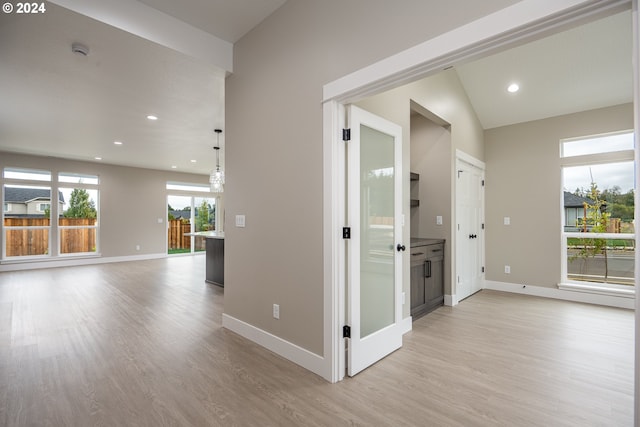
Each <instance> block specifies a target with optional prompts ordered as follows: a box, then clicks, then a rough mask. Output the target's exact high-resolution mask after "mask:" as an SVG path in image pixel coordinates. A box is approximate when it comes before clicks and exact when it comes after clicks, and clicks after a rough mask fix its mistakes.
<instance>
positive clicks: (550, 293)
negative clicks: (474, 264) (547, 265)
mask: <svg viewBox="0 0 640 427" xmlns="http://www.w3.org/2000/svg"><path fill="white" fill-rule="evenodd" d="M484 289H490V290H494V291H502V292H511V293H515V294H524V295H532V296H536V297H543V298H552V299H559V300H565V301H574V302H582V303H586V304H596V305H606V306H610V307H618V308H627V309H631V310H633V309H634V308H635V299H634V297H633V296H631V297H630V296H629V295H612V294H610V293H609V294H605V293H602V292H600V293H596V292H586V291H585V290H584V289H580V290H579V289H575V288H574V289H569V288H563V289H558V288H548V287H543V286H531V285H522V284H517V283H506V282H497V281H493V280H485V282H484Z"/></svg>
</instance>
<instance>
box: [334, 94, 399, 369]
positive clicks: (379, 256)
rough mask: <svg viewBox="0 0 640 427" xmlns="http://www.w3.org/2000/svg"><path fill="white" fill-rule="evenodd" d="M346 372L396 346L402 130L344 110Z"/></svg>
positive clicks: (360, 112)
mask: <svg viewBox="0 0 640 427" xmlns="http://www.w3.org/2000/svg"><path fill="white" fill-rule="evenodd" d="M347 115H348V117H349V125H348V127H349V128H350V129H351V141H350V142H349V143H348V145H347V162H346V163H347V169H348V171H347V195H348V197H347V220H348V224H349V225H350V227H351V238H350V239H349V240H347V242H348V243H347V258H348V260H347V262H348V264H347V265H348V274H347V322H348V324H349V325H350V328H351V337H350V339H349V341H348V348H347V354H348V356H347V373H348V375H350V376H353V375H355V374H357V373H358V372H360V371H361V370H363V369H365V368H366V367H368V366H370V365H372V364H373V363H375V362H376V361H378V360H380V359H382V358H383V357H385V356H386V355H388V354H389V353H391V352H393V351H395V350H397V349H398V348H400V347H401V346H402V330H401V328H400V322H401V320H402V254H403V253H404V250H405V247H404V246H403V243H402V242H401V239H402V128H401V127H400V126H398V125H396V124H394V123H391V122H389V121H387V120H385V119H382V118H380V117H377V116H375V115H373V114H371V113H368V112H366V111H364V110H362V109H359V108H357V107H354V106H350V107H349V108H348V113H347Z"/></svg>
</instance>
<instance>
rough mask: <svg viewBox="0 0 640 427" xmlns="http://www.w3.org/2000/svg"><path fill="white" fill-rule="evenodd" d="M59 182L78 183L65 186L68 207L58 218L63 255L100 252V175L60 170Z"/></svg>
mask: <svg viewBox="0 0 640 427" xmlns="http://www.w3.org/2000/svg"><path fill="white" fill-rule="evenodd" d="M58 182H60V183H64V184H67V183H68V184H75V185H74V186H73V187H61V188H60V192H61V193H62V194H63V195H64V207H63V209H62V212H61V214H60V215H59V217H58V229H59V233H60V254H65V255H66V254H81V253H96V252H98V229H99V225H98V224H99V221H98V213H99V211H98V195H99V192H98V188H97V184H98V177H97V176H94V175H79V174H72V173H60V174H59V175H58Z"/></svg>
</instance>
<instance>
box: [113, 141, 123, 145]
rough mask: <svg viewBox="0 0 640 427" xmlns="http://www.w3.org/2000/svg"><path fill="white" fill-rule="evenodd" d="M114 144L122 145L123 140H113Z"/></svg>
mask: <svg viewBox="0 0 640 427" xmlns="http://www.w3.org/2000/svg"><path fill="white" fill-rule="evenodd" d="M113 144H114V145H122V141H113Z"/></svg>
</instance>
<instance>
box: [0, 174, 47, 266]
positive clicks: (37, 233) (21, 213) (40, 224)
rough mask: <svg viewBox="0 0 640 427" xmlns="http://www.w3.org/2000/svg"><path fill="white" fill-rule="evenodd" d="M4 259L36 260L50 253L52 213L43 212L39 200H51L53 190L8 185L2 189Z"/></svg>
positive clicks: (42, 187) (40, 187) (31, 186)
mask: <svg viewBox="0 0 640 427" xmlns="http://www.w3.org/2000/svg"><path fill="white" fill-rule="evenodd" d="M3 190H4V191H3V194H4V205H5V206H8V205H11V207H12V209H11V211H9V210H7V209H5V210H4V211H3V224H4V227H3V233H2V238H3V242H4V256H5V257H7V258H8V257H37V256H46V255H48V254H49V253H50V247H49V236H50V235H51V233H50V231H51V220H50V212H48V211H47V212H45V211H44V210H40V207H41V205H43V204H44V203H40V202H39V200H43V199H45V200H51V187H45V186H36V185H20V184H13V183H7V184H5V185H4V186H3Z"/></svg>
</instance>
